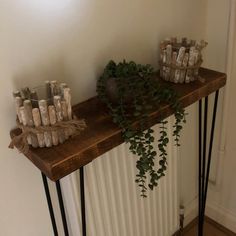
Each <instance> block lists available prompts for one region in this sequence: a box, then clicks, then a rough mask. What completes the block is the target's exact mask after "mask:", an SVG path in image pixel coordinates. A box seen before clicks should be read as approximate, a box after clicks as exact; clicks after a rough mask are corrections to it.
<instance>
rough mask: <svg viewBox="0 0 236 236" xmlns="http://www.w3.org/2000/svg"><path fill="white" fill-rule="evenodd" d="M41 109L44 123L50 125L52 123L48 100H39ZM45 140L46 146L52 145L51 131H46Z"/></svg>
mask: <svg viewBox="0 0 236 236" xmlns="http://www.w3.org/2000/svg"><path fill="white" fill-rule="evenodd" d="M39 110H40V114H41V118H42V124H43V125H44V126H48V125H49V124H50V121H49V115H48V106H47V101H46V100H40V101H39ZM44 142H45V145H46V147H51V146H52V136H51V132H44Z"/></svg>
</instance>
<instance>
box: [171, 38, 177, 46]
mask: <svg viewBox="0 0 236 236" xmlns="http://www.w3.org/2000/svg"><path fill="white" fill-rule="evenodd" d="M170 41H171V44H172V46H175V45H176V44H177V38H176V37H171V39H170Z"/></svg>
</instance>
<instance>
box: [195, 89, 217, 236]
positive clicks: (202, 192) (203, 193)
mask: <svg viewBox="0 0 236 236" xmlns="http://www.w3.org/2000/svg"><path fill="white" fill-rule="evenodd" d="M218 96H219V90H217V91H216V93H215V101H214V108H213V117H212V123H211V134H210V143H209V150H208V159H207V168H206V155H207V154H206V149H207V148H206V144H207V114H208V97H206V98H205V105H204V127H203V129H204V130H203V145H202V101H201V100H200V101H199V176H198V180H199V186H198V188H199V202H198V204H199V206H198V236H203V228H204V216H205V208H206V199H207V190H208V180H209V173H210V167H211V154H212V147H213V141H214V131H215V120H216V112H217V104H218Z"/></svg>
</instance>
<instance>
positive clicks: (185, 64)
mask: <svg viewBox="0 0 236 236" xmlns="http://www.w3.org/2000/svg"><path fill="white" fill-rule="evenodd" d="M188 60H189V53H185V55H184V59H183V63H182V65H183V66H184V67H187V65H188ZM185 76H186V69H184V70H181V71H180V83H184V81H185Z"/></svg>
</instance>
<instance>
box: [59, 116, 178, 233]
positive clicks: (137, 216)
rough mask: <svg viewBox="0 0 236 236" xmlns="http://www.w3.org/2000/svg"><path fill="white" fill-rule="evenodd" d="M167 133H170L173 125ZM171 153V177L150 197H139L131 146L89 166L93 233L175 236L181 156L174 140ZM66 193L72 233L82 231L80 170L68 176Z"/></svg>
mask: <svg viewBox="0 0 236 236" xmlns="http://www.w3.org/2000/svg"><path fill="white" fill-rule="evenodd" d="M169 120H170V119H169ZM157 130H158V126H155V131H156V133H158V132H157ZM168 132H169V133H170V137H171V136H172V135H171V133H172V131H171V125H169V129H168ZM156 140H158V134H157V135H156ZM168 153H169V158H168V171H167V175H166V176H165V177H164V178H163V179H162V180H161V181H160V184H159V186H158V187H157V188H156V189H155V190H154V191H153V192H150V193H149V194H148V198H146V199H142V198H141V197H140V192H139V188H138V187H137V184H136V183H135V181H134V180H135V174H136V160H137V159H136V157H134V156H133V155H132V154H130V152H129V150H128V145H126V144H122V145H120V146H119V147H116V148H114V149H113V150H111V151H109V152H108V153H106V154H104V155H103V156H102V157H99V158H98V159H96V160H94V161H93V162H92V163H90V164H88V165H87V166H85V168H84V171H85V199H86V220H87V235H88V236H121V235H122V236H144V235H145V236H153V235H155V236H171V235H172V234H173V233H174V232H176V231H177V230H178V226H179V203H178V202H179V199H178V186H177V185H178V178H177V176H178V173H177V166H178V165H177V163H178V160H177V151H176V147H175V146H174V145H173V140H172V139H171V140H170V144H169V146H168ZM62 191H63V193H64V194H63V195H64V199H65V205H66V211H67V217H68V221H69V228H70V232H71V235H73V236H79V235H82V234H81V216H80V197H79V172H78V171H77V172H75V173H74V174H72V175H70V176H69V177H66V178H64V179H63V186H62ZM78 232H80V234H79V233H78Z"/></svg>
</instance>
